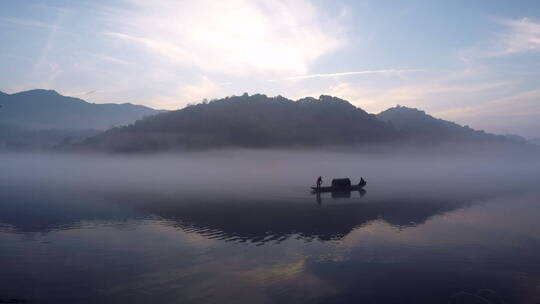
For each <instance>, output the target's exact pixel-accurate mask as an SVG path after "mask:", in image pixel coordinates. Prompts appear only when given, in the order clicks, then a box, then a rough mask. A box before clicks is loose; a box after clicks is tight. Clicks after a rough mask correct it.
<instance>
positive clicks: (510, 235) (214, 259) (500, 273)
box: [0, 180, 540, 303]
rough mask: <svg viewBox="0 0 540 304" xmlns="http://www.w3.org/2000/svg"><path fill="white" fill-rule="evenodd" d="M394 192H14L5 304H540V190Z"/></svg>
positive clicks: (7, 212)
mask: <svg viewBox="0 0 540 304" xmlns="http://www.w3.org/2000/svg"><path fill="white" fill-rule="evenodd" d="M387 186H388V187H390V185H387ZM385 188H387V187H385V185H380V184H379V185H371V187H370V184H369V180H368V186H367V187H366V190H367V191H366V192H362V193H359V192H352V193H350V195H337V196H336V195H334V196H332V195H331V194H323V195H322V196H321V197H317V196H315V195H312V194H311V193H309V192H308V191H306V190H305V187H300V186H294V187H290V188H285V189H283V191H281V192H280V193H272V192H268V191H267V192H264V194H256V193H251V194H249V195H247V194H246V195H243V194H236V195H235V194H231V193H228V192H227V193H223V195H219V194H216V193H215V192H213V193H208V192H205V191H199V192H197V193H193V192H191V193H189V194H186V193H185V192H183V191H177V192H167V193H162V192H153V191H149V190H148V189H140V190H135V189H131V190H130V191H127V190H126V191H103V190H99V191H98V190H95V191H90V190H88V191H82V190H77V191H75V190H65V189H63V188H60V187H56V188H55V187H52V186H42V187H37V186H36V185H32V187H27V185H25V186H22V185H16V184H13V183H12V184H10V185H4V186H2V187H0V190H1V192H0V303H6V302H9V303H15V302H24V301H26V302H27V303H112V302H116V303H118V302H124V303H239V302H243V303H285V302H295V303H539V302H540V229H539V228H540V224H539V223H540V212H538V210H539V208H538V207H539V203H540V189H536V187H535V183H521V182H519V183H515V185H513V186H512V187H503V186H502V185H493V186H491V187H481V189H479V190H478V191H460V189H459V188H456V189H447V190H448V191H446V192H444V193H443V192H441V191H438V190H437V189H435V190H437V191H429V190H428V189H426V190H425V191H417V190H418V189H419V188H418V187H417V188H416V189H417V190H415V191H405V190H404V191H401V192H400V191H393V192H392V193H388V192H387V191H385V190H384V189H385ZM394 188H396V187H394ZM431 190H433V189H431ZM469 190H470V189H469ZM10 301H11V302H10ZM482 301H483V302H482Z"/></svg>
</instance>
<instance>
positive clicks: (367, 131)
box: [79, 94, 515, 152]
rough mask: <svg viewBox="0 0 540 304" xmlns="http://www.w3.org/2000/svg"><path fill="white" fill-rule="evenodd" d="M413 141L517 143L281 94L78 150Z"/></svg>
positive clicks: (169, 120)
mask: <svg viewBox="0 0 540 304" xmlns="http://www.w3.org/2000/svg"><path fill="white" fill-rule="evenodd" d="M407 142H409V143H411V142H412V143H426V144H429V143H441V142H497V143H515V142H514V141H512V140H511V139H508V138H505V137H504V136H499V135H493V134H489V133H486V132H483V131H476V130H473V129H471V128H469V127H466V126H465V127H462V126H460V125H458V124H455V123H453V122H449V121H445V120H441V119H436V118H434V117H432V116H429V115H427V114H426V113H425V112H423V111H420V110H417V109H411V108H406V107H396V108H391V109H388V110H386V111H383V112H381V113H379V114H378V115H373V114H369V113H367V112H365V111H364V110H362V109H360V108H357V107H355V106H353V105H352V104H350V103H349V102H347V101H345V100H343V99H340V98H337V97H332V96H326V95H321V96H320V97H319V98H318V99H315V98H311V97H308V98H303V99H300V100H297V101H293V100H290V99H287V98H284V97H281V96H277V97H267V96H266V95H261V94H256V95H252V96H249V95H247V94H244V95H242V96H232V97H226V98H223V99H219V100H214V101H211V102H209V103H201V104H197V105H192V106H188V107H186V108H184V109H181V110H177V111H170V112H166V113H161V114H158V115H155V116H151V117H148V118H145V119H142V120H139V121H137V122H135V123H134V124H132V125H129V126H126V127H120V128H114V129H111V130H108V131H106V132H104V133H102V134H99V135H97V136H94V137H91V138H89V139H87V140H85V141H84V142H82V143H81V144H80V145H79V147H80V148H86V149H97V150H105V151H115V152H138V151H164V150H171V149H183V148H187V149H199V148H219V147H245V148H272V147H277V148H288V147H317V146H330V145H358V144H373V143H407Z"/></svg>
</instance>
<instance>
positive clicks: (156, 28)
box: [105, 0, 345, 75]
mask: <svg viewBox="0 0 540 304" xmlns="http://www.w3.org/2000/svg"><path fill="white" fill-rule="evenodd" d="M127 2H128V3H129V4H130V5H129V7H130V8H129V9H123V10H119V11H118V13H117V14H113V15H111V16H109V17H108V18H109V20H108V23H109V24H111V25H112V26H111V27H110V30H109V31H108V32H106V33H105V34H106V35H108V36H110V37H113V38H116V39H118V40H121V41H124V42H128V43H129V44H131V45H132V46H135V47H142V48H143V49H145V50H146V51H147V52H149V54H150V55H151V56H152V57H153V58H154V59H156V60H163V61H165V62H167V63H169V64H178V65H182V66H187V67H196V68H199V69H202V70H204V71H207V72H219V73H226V74H237V75H246V74H249V73H253V72H271V73H278V74H291V73H294V74H300V75H302V74H305V73H307V71H308V66H309V64H310V63H311V62H313V61H314V60H316V59H317V58H319V57H320V56H322V55H325V54H327V53H329V52H331V51H333V50H336V49H337V48H339V47H341V46H343V45H344V44H345V38H344V37H343V35H342V30H341V25H340V17H339V16H337V17H336V16H333V17H332V18H330V17H328V18H326V17H325V16H324V15H323V14H322V13H321V12H320V11H319V9H318V8H317V7H315V6H314V5H313V4H312V3H310V2H308V1H304V0H299V1H247V0H232V1H210V0H202V1H188V2H178V1H173V0H160V1H151V2H149V1H140V0H127Z"/></svg>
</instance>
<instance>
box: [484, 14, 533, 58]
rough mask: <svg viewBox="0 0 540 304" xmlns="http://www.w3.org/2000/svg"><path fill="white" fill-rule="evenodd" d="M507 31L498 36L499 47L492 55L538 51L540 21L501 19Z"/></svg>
mask: <svg viewBox="0 0 540 304" xmlns="http://www.w3.org/2000/svg"><path fill="white" fill-rule="evenodd" d="M501 24H503V25H505V26H507V27H508V31H507V32H505V33H504V34H502V36H501V38H500V42H501V47H500V50H498V51H497V52H496V53H494V54H493V55H494V56H499V55H500V56H502V55H510V54H516V53H524V52H538V51H540V22H536V21H533V20H531V19H529V18H522V19H517V20H514V19H509V20H502V21H501Z"/></svg>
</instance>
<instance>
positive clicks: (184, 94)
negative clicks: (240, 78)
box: [147, 76, 221, 109]
mask: <svg viewBox="0 0 540 304" xmlns="http://www.w3.org/2000/svg"><path fill="white" fill-rule="evenodd" d="M167 93H168V94H167V95H160V96H157V97H154V98H152V99H151V100H149V101H148V103H147V104H148V105H149V106H152V107H154V108H157V109H179V108H182V107H184V106H185V105H187V104H189V103H197V102H200V101H202V100H203V99H211V98H214V97H219V94H220V93H221V87H220V85H219V84H217V83H215V82H214V81H212V80H210V79H209V78H208V77H206V76H201V77H199V78H198V79H197V80H196V81H194V82H192V83H187V84H183V85H181V86H179V87H178V88H177V89H175V90H174V91H169V92H167Z"/></svg>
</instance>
